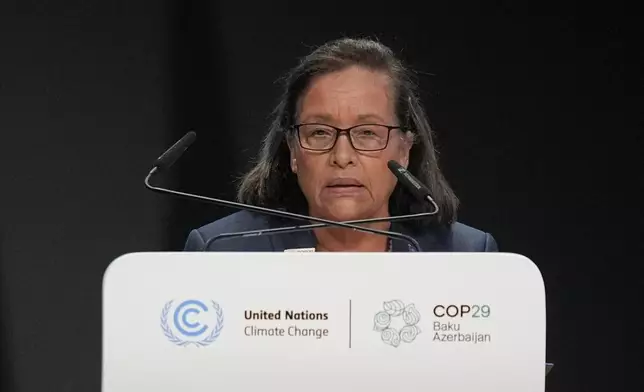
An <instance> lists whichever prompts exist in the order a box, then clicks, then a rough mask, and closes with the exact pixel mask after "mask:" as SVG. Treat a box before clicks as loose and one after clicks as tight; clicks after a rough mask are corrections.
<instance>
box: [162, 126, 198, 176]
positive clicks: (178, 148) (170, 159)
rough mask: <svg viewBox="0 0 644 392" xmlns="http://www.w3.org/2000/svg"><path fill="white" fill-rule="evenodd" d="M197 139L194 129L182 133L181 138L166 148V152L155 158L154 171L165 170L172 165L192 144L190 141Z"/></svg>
mask: <svg viewBox="0 0 644 392" xmlns="http://www.w3.org/2000/svg"><path fill="white" fill-rule="evenodd" d="M195 140H197V134H196V133H195V132H194V131H190V132H188V133H186V134H185V135H183V137H182V138H181V139H179V141H178V142H176V143H175V144H174V145H173V146H172V147H170V148H168V150H167V151H166V152H164V153H163V154H161V156H160V157H158V158H157V160H156V161H155V162H154V168H153V169H152V170H154V171H155V172H156V171H157V168H158V170H165V169H168V168H169V167H170V166H172V165H174V163H175V162H176V161H177V159H179V157H181V155H183V153H184V152H186V150H187V149H188V147H190V146H191V145H192V143H194V142H195Z"/></svg>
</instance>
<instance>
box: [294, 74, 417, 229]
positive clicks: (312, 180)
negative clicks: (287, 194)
mask: <svg viewBox="0 0 644 392" xmlns="http://www.w3.org/2000/svg"><path fill="white" fill-rule="evenodd" d="M311 123H315V124H322V125H330V126H334V127H337V128H342V129H345V128H349V127H354V126H356V125H361V124H380V125H387V126H398V125H400V124H399V123H398V119H397V118H396V115H395V109H394V97H393V91H392V90H391V88H390V79H389V77H388V76H387V75H386V74H384V73H381V72H375V71H370V70H367V69H365V68H361V67H351V68H347V69H345V70H342V71H339V72H334V73H330V74H326V75H322V76H319V77H317V78H315V79H313V80H312V82H311V84H310V86H309V88H308V89H307V90H306V91H305V93H304V95H303V96H302V98H301V100H300V103H299V115H298V118H297V124H311ZM380 129H381V130H382V129H384V128H380ZM331 132H332V129H331V128H327V127H324V126H322V127H320V126H318V125H316V126H305V127H300V140H304V139H307V138H308V139H307V140H309V141H311V143H318V144H319V143H320V140H323V139H324V138H330V136H329V135H331ZM381 134H382V132H381ZM373 135H374V132H373V129H372V130H370V129H369V128H363V130H358V131H356V132H355V133H354V139H353V140H354V141H355V142H357V144H360V143H362V147H364V146H365V145H369V144H370V143H371V146H374V144H373V142H372V141H369V140H372V139H370V138H373V137H375V136H373ZM384 135H385V140H386V132H385V133H384ZM410 136H411V135H410V134H407V135H406V134H403V132H402V131H401V130H399V129H393V130H391V132H390V133H389V139H388V142H387V147H386V148H385V149H383V150H380V151H356V149H354V147H353V146H352V144H351V142H350V140H349V137H348V135H347V134H346V133H343V134H341V135H340V136H338V139H337V141H336V143H335V146H334V147H333V148H332V149H331V150H330V151H311V150H307V149H305V148H302V146H301V144H300V141H299V140H298V138H297V137H296V138H294V139H293V140H291V142H290V149H291V169H292V170H293V172H294V173H296V174H297V178H298V182H299V185H300V188H301V189H302V192H303V193H304V196H305V197H306V199H307V202H308V205H309V214H311V215H313V216H317V217H322V218H325V219H331V220H337V221H346V220H354V219H365V218H371V217H379V216H386V215H387V214H388V213H389V212H388V203H389V197H390V195H391V193H392V192H393V189H394V187H395V185H396V179H395V177H394V176H393V174H391V172H390V171H389V169H388V168H387V162H388V161H390V160H392V159H393V160H395V161H397V162H398V163H400V164H401V165H402V166H405V167H407V163H408V160H409V149H410V147H411V139H410ZM302 138H304V139H302ZM361 138H363V139H361ZM359 139H360V140H359ZM361 140H366V142H362V141H361ZM304 143H305V144H306V143H307V142H306V141H304ZM309 147H310V145H309ZM356 147H357V148H361V147H359V146H356Z"/></svg>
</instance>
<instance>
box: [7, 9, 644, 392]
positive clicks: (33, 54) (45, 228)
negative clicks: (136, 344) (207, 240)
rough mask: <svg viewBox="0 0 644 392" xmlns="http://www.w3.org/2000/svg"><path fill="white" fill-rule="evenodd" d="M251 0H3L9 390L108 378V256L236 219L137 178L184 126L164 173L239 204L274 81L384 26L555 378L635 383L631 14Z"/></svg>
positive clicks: (382, 34) (637, 149) (465, 207)
mask: <svg viewBox="0 0 644 392" xmlns="http://www.w3.org/2000/svg"><path fill="white" fill-rule="evenodd" d="M257 3H258V4H256V5H255V4H250V3H247V2H222V3H217V2H202V1H188V0H184V1H148V2H145V1H142V0H129V1H116V0H113V1H98V0H84V1H65V2H60V1H40V2H38V3H37V4H36V3H33V4H31V3H30V2H27V1H20V2H3V3H2V5H1V6H0V7H1V8H0V11H1V12H0V22H1V23H0V45H1V48H2V53H0V56H1V57H0V93H1V94H0V129H1V132H2V133H1V135H2V138H1V139H0V153H1V159H2V161H1V163H2V164H1V169H0V170H1V171H0V174H1V177H0V187H1V190H0V197H1V198H2V199H1V203H0V208H1V210H0V224H1V226H0V258H1V259H0V261H1V268H2V269H1V274H2V275H1V281H0V282H1V295H2V297H1V301H2V302H1V305H2V308H1V316H2V323H1V324H0V326H1V328H2V330H1V331H0V333H1V337H2V340H1V343H2V347H1V353H2V376H1V380H2V381H1V382H2V386H3V387H5V388H8V389H3V390H10V391H17V392H31V391H45V390H47V391H96V390H99V389H100V370H101V368H100V366H101V339H100V336H101V335H100V334H101V280H102V274H103V271H104V270H105V268H106V267H107V265H108V264H109V263H110V261H111V260H113V259H114V258H116V257H117V256H119V255H121V254H123V253H127V252H132V251H142V250H179V249H181V248H182V247H183V242H184V240H185V237H186V235H187V234H188V231H189V230H190V229H191V228H194V227H197V226H200V225H202V224H204V223H207V222H210V221H212V220H215V219H217V218H219V217H221V216H223V215H224V214H227V213H230V212H232V211H230V210H226V209H222V208H217V207H212V206H207V205H200V204H198V203H191V202H188V201H179V200H171V199H167V198H164V197H163V196H161V195H156V194H152V193H150V192H148V191H146V190H145V189H144V186H143V177H144V176H145V174H147V171H148V170H149V168H150V164H151V163H152V161H153V160H154V159H155V158H156V157H157V156H158V155H159V153H161V152H162V151H163V150H164V149H165V148H167V147H168V146H169V145H171V144H172V143H173V142H174V141H175V140H176V139H178V138H179V137H181V136H182V135H183V134H184V133H185V132H187V131H188V130H190V129H193V130H195V131H196V132H197V134H198V142H197V143H196V144H195V145H194V146H193V147H191V148H190V150H189V152H188V153H187V154H186V155H185V156H184V158H182V160H181V161H180V162H178V163H177V165H176V166H175V167H173V169H172V172H171V173H170V174H169V175H167V176H166V177H165V179H164V180H163V182H164V183H165V184H166V185H169V186H172V187H175V188H180V189H182V190H185V191H191V192H195V193H203V194H208V195H213V196H219V197H233V195H234V183H233V180H234V179H235V178H236V177H237V176H239V175H240V174H241V173H242V172H243V170H244V169H246V168H248V161H249V159H251V158H252V157H253V156H254V153H255V151H256V150H257V148H258V146H259V143H260V140H261V137H262V134H263V132H264V131H265V129H266V128H267V124H268V116H269V114H270V111H271V110H272V107H273V105H274V104H275V103H276V100H277V96H278V88H277V87H278V86H277V84H276V83H275V81H276V80H277V78H278V77H280V76H281V75H282V74H283V73H284V72H285V71H286V70H287V69H288V68H289V67H291V66H293V65H294V64H295V61H296V58H297V57H299V56H303V55H305V54H306V53H308V52H309V51H310V50H311V49H312V48H313V47H314V46H315V45H318V44H321V43H323V42H324V41H326V40H329V39H333V38H337V37H340V36H342V35H366V36H370V37H375V38H379V39H380V40H381V41H382V42H384V43H386V44H388V45H390V46H391V47H392V48H394V49H395V50H396V51H397V52H398V53H400V55H401V56H402V57H403V58H404V59H405V60H407V61H408V62H409V63H410V64H411V65H412V66H413V67H414V68H415V69H417V70H419V71H420V72H421V83H422V87H423V94H424V96H423V97H424V99H425V104H426V107H427V110H428V111H429V114H430V117H431V120H432V123H433V125H434V127H435V129H436V131H437V132H438V142H439V145H440V150H441V164H442V168H443V170H444V171H445V173H446V176H447V178H448V180H449V181H450V183H451V184H452V185H453V186H454V188H455V189H456V191H457V194H458V195H459V197H460V198H461V200H462V203H463V204H462V209H461V212H460V220H461V221H462V222H464V223H466V224H469V225H471V226H474V227H477V228H479V229H482V230H485V231H489V232H491V233H492V234H493V235H494V236H495V238H496V239H497V241H498V242H499V245H500V247H501V250H502V251H507V252H516V253H520V254H523V255H526V256H527V257H529V258H531V259H532V260H533V261H534V262H535V263H536V264H537V265H538V266H539V268H540V269H541V271H542V274H543V277H544V280H545V283H546V290H547V305H548V313H547V315H548V352H547V359H548V361H551V362H555V364H556V365H555V368H554V370H553V372H552V373H551V374H550V375H549V376H548V390H549V391H553V392H556V391H604V390H615V391H618V390H619V391H627V390H633V391H635V390H641V389H639V388H638V386H636V385H635V384H636V382H635V378H636V377H635V376H636V374H638V373H639V372H640V368H639V364H640V363H641V360H640V357H641V354H640V353H641V349H642V348H643V347H644V344H642V343H643V338H642V337H641V336H642V332H643V331H644V325H643V324H642V321H641V320H642V318H641V316H640V313H641V310H640V308H641V303H642V299H644V293H643V291H642V279H641V278H640V277H639V276H638V275H637V269H638V264H639V263H640V260H641V259H642V250H643V249H642V248H643V247H642V241H641V240H640V236H639V234H640V220H641V216H642V207H641V204H640V203H639V194H640V191H641V186H642V175H641V171H640V167H641V162H642V159H641V158H640V156H641V154H642V152H641V147H642V131H643V130H644V129H643V128H644V121H643V120H642V116H641V113H640V112H641V110H642V107H643V106H642V103H643V102H642V93H641V92H642V86H643V84H644V83H643V81H644V80H643V79H644V78H643V76H642V72H641V71H642V69H643V66H644V63H643V62H642V61H641V57H640V55H639V52H640V51H641V38H642V34H641V28H640V27H639V25H638V23H639V21H638V20H637V18H636V17H635V15H636V13H635V11H634V10H631V9H627V8H626V7H624V6H623V5H622V4H620V3H618V2H615V3H611V4H610V6H607V5H606V4H603V5H602V8H596V9H593V8H590V7H589V6H588V5H587V4H586V5H584V7H583V8H578V7H572V6H570V7H567V6H565V5H564V4H563V3H559V4H558V5H557V6H556V7H550V6H546V5H544V4H541V5H539V6H534V5H533V6H528V5H522V6H517V5H515V4H514V2H509V1H506V2H495V3H494V4H492V3H489V2H488V3H489V4H488V3H486V4H485V5H474V4H471V5H468V6H465V5H464V4H454V5H453V6H451V7H448V6H445V5H442V4H443V2H441V5H434V4H422V7H424V9H420V8H419V7H421V4H420V3H416V4H414V3H411V2H406V1H396V2H393V3H391V4H388V3H382V5H378V4H376V3H374V2H371V3H367V4H363V5H358V4H357V3H356V4H355V5H353V3H349V2H343V3H340V4H332V3H328V2H327V3H306V4H300V5H299V6H297V7H295V6H293V5H290V6H288V5H287V4H286V3H284V2H282V3H280V2H276V1H271V2H257ZM349 4H351V5H349ZM631 226H632V227H631ZM639 387H640V388H641V387H642V386H641V385H639Z"/></svg>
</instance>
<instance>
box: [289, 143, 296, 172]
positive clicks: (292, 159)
mask: <svg viewBox="0 0 644 392" xmlns="http://www.w3.org/2000/svg"><path fill="white" fill-rule="evenodd" d="M287 144H288V150H289V152H290V166H291V171H292V172H293V173H297V158H296V157H295V149H294V148H293V145H292V144H291V141H290V140H289V141H288V142H287Z"/></svg>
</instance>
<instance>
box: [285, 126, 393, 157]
mask: <svg viewBox="0 0 644 392" xmlns="http://www.w3.org/2000/svg"><path fill="white" fill-rule="evenodd" d="M305 125H322V126H325V127H329V128H331V129H334V130H335V131H336V132H335V139H333V144H331V146H330V147H327V148H324V149H317V148H310V147H304V144H302V139H301V137H300V127H302V126H305ZM369 125H375V126H378V127H385V128H387V141H386V142H385V145H384V147H382V148H378V149H376V150H365V149H361V148H356V146H354V145H353V140H351V130H352V129H354V128H358V127H364V126H369ZM291 129H292V130H293V132H295V134H296V135H297V140H298V142H299V143H300V147H302V148H303V149H305V150H309V151H318V152H324V151H331V150H333V148H334V147H335V145H336V144H337V143H338V139H339V138H340V135H341V134H343V133H346V134H347V139H348V140H349V144H351V147H353V149H354V150H356V151H363V152H374V151H382V150H384V149H386V148H387V146H389V139H390V138H391V131H392V130H394V129H400V130H401V131H403V132H404V131H405V130H406V128H405V127H403V126H400V125H384V124H358V125H354V126H352V127H349V128H338V127H334V126H333V125H329V124H322V123H303V124H295V125H293V126H291Z"/></svg>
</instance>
